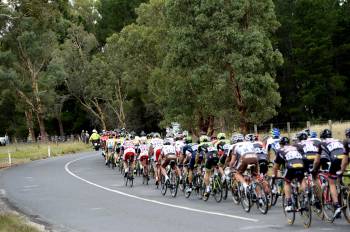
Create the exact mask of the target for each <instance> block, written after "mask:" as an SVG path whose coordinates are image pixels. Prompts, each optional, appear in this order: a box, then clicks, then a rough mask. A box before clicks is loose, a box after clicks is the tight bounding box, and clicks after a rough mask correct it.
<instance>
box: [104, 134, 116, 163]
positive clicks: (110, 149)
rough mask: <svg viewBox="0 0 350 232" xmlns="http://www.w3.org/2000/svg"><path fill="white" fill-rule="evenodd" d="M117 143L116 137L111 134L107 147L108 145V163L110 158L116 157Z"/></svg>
mask: <svg viewBox="0 0 350 232" xmlns="http://www.w3.org/2000/svg"><path fill="white" fill-rule="evenodd" d="M115 145H116V138H115V135H114V134H113V133H110V134H109V138H108V139H107V141H106V147H107V153H106V154H107V155H106V165H108V164H109V163H110V160H111V158H112V156H113V159H114V158H115V157H114V151H115Z"/></svg>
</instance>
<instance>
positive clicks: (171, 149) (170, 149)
mask: <svg viewBox="0 0 350 232" xmlns="http://www.w3.org/2000/svg"><path fill="white" fill-rule="evenodd" d="M162 154H163V155H170V154H172V155H175V154H176V149H175V146H173V145H164V146H163V148H162Z"/></svg>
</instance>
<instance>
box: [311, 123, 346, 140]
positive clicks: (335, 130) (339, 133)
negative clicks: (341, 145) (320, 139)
mask: <svg viewBox="0 0 350 232" xmlns="http://www.w3.org/2000/svg"><path fill="white" fill-rule="evenodd" d="M325 128H329V125H328V124H317V125H311V127H310V129H311V130H312V131H316V132H317V134H318V135H319V134H320V132H321V131H322V130H323V129H325ZM347 128H350V122H342V123H340V122H334V123H333V124H332V134H333V137H334V138H337V139H341V140H342V139H345V129H347Z"/></svg>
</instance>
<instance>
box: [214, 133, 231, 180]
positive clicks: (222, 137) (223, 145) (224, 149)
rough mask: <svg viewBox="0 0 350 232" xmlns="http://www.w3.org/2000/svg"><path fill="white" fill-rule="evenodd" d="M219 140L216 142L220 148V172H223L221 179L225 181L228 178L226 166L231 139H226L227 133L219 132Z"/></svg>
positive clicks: (218, 148) (217, 147)
mask: <svg viewBox="0 0 350 232" xmlns="http://www.w3.org/2000/svg"><path fill="white" fill-rule="evenodd" d="M217 138H218V140H217V141H216V143H215V144H214V145H215V146H216V149H217V150H218V155H219V165H218V166H219V172H220V174H221V181H222V182H224V180H225V179H226V176H225V173H224V168H225V166H226V158H227V155H228V151H229V150H230V147H231V145H230V140H228V139H226V134H225V133H219V134H218V136H217Z"/></svg>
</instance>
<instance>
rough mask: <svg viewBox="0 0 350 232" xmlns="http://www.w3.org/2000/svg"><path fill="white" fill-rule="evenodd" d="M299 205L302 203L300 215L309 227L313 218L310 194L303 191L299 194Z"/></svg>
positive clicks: (305, 225)
mask: <svg viewBox="0 0 350 232" xmlns="http://www.w3.org/2000/svg"><path fill="white" fill-rule="evenodd" d="M299 205H300V215H301V218H302V220H303V224H304V227H305V228H309V227H310V225H311V218H312V211H311V202H310V194H308V193H301V194H300V196H299Z"/></svg>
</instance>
